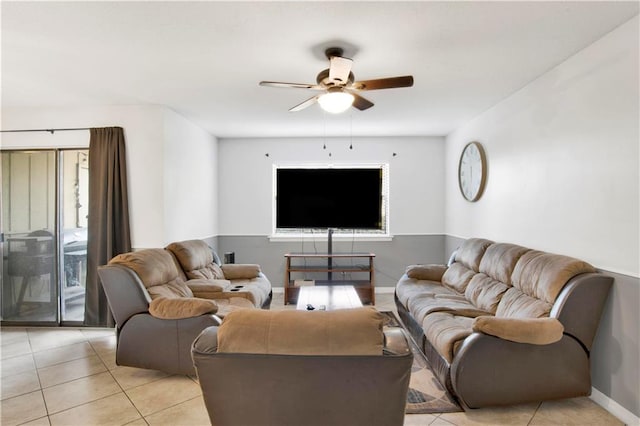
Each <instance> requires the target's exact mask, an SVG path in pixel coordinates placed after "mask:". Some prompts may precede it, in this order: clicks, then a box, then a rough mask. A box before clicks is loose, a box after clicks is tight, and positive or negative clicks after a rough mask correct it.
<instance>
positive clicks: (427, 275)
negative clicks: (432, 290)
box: [406, 265, 447, 282]
mask: <svg viewBox="0 0 640 426" xmlns="http://www.w3.org/2000/svg"><path fill="white" fill-rule="evenodd" d="M446 270H447V267H446V266H445V265H410V266H407V270H406V273H407V276H408V277H409V278H413V279H416V280H428V281H438V282H440V281H442V276H443V275H444V272H445V271H446Z"/></svg>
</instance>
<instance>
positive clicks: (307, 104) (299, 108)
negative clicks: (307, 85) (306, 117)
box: [289, 95, 320, 112]
mask: <svg viewBox="0 0 640 426" xmlns="http://www.w3.org/2000/svg"><path fill="white" fill-rule="evenodd" d="M319 97H320V95H317V96H314V97H313V98H309V99H307V100H306V101H304V102H302V103H301V104H298V105H296V106H294V107H293V108H291V109H290V110H289V112H298V111H302V110H303V109H305V108H308V107H310V106H311V105H313V104H315V103H316V102H318V98H319Z"/></svg>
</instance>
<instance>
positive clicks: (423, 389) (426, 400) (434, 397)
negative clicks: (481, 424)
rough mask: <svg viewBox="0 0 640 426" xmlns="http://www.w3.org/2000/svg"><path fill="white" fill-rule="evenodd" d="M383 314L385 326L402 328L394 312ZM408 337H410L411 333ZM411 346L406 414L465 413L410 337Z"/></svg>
mask: <svg viewBox="0 0 640 426" xmlns="http://www.w3.org/2000/svg"><path fill="white" fill-rule="evenodd" d="M381 314H383V315H384V316H385V324H384V325H385V326H387V327H402V324H401V322H400V320H398V318H397V317H396V316H395V314H394V313H393V312H388V311H387V312H381ZM407 335H408V336H409V333H407ZM409 345H410V347H411V352H413V365H412V367H411V379H410V380H409V394H408V395H407V407H406V409H405V413H407V414H430V413H455V412H460V411H463V410H462V409H461V408H460V406H459V405H458V404H457V403H456V402H455V401H454V399H453V398H452V397H451V395H449V393H448V392H447V390H446V389H445V388H444V387H442V385H441V384H440V382H439V381H438V379H436V377H435V376H434V375H433V373H432V372H431V369H430V367H429V363H428V361H427V359H426V358H425V356H424V354H423V353H422V352H420V349H418V345H416V343H415V342H414V341H413V339H412V338H411V337H409Z"/></svg>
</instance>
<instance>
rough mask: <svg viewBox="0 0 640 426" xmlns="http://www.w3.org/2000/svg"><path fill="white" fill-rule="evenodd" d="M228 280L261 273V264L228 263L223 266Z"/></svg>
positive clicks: (252, 276) (246, 277) (251, 276)
mask: <svg viewBox="0 0 640 426" xmlns="http://www.w3.org/2000/svg"><path fill="white" fill-rule="evenodd" d="M221 268H222V272H223V273H224V277H225V279H227V280H238V279H251V278H257V277H258V275H260V272H261V271H260V265H255V264H248V263H247V264H241V263H228V264H224V265H222V266H221Z"/></svg>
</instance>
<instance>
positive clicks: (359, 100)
mask: <svg viewBox="0 0 640 426" xmlns="http://www.w3.org/2000/svg"><path fill="white" fill-rule="evenodd" d="M349 93H351V94H352V95H353V107H354V108H356V109H359V110H360V111H364V110H365V109H369V108H371V107H372V106H373V102H371V101H369V100H368V99H365V98H363V97H362V96H360V95H356V94H355V93H352V92H349Z"/></svg>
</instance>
